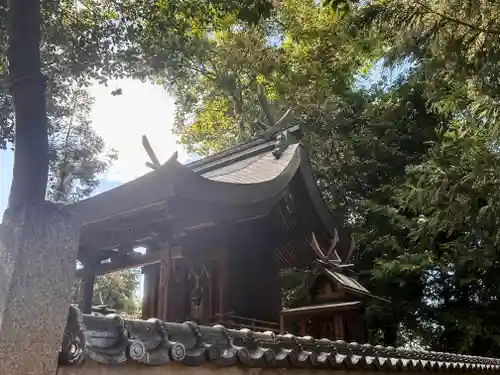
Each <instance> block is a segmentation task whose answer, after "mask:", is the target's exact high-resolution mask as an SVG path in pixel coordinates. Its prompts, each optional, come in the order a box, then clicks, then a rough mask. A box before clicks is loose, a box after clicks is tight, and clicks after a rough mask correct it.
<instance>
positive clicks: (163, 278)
mask: <svg viewBox="0 0 500 375" xmlns="http://www.w3.org/2000/svg"><path fill="white" fill-rule="evenodd" d="M162 251H163V252H164V256H162V260H161V263H160V277H159V288H158V318H159V319H162V320H168V316H167V315H168V302H169V301H168V295H169V293H168V290H169V281H170V274H171V268H172V260H171V256H170V255H171V251H170V247H168V248H166V249H165V250H162Z"/></svg>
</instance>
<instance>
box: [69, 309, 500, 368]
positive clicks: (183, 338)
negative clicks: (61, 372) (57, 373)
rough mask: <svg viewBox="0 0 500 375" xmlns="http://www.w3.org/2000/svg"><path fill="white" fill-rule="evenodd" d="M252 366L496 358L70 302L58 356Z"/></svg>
mask: <svg viewBox="0 0 500 375" xmlns="http://www.w3.org/2000/svg"><path fill="white" fill-rule="evenodd" d="M87 358H90V359H92V360H94V361H97V362H101V363H105V364H119V363H124V362H127V361H132V362H139V363H143V364H146V365H163V364H167V363H169V362H171V361H172V362H179V363H182V364H184V365H187V366H200V365H203V364H207V363H214V364H216V365H219V366H224V367H226V366H233V365H237V364H243V365H247V366H250V367H278V368H287V367H292V368H293V367H296V368H307V367H312V368H326V369H328V368H330V369H344V370H346V369H350V370H357V369H359V370H381V371H388V370H438V371H439V370H443V371H451V372H464V371H477V372H484V371H488V372H498V371H499V370H500V359H496V358H487V357H477V356H469V355H463V354H452V353H439V352H431V351H416V350H409V349H403V348H394V347H382V346H373V345H369V344H358V343H347V342H344V341H331V340H327V339H314V338H312V337H298V336H294V335H291V334H275V333H273V332H253V331H251V330H249V329H241V330H235V329H228V328H225V327H223V326H221V325H214V326H203V325H198V324H196V323H194V322H185V323H169V322H164V321H161V320H159V319H150V320H147V321H146V320H129V319H124V318H122V317H120V316H118V315H112V316H104V315H88V314H81V312H80V310H78V308H77V307H75V306H71V308H70V313H69V316H68V321H67V326H66V332H65V336H64V341H63V346H62V350H61V353H60V357H59V361H60V364H61V365H74V364H79V363H81V362H82V361H84V360H85V359H87Z"/></svg>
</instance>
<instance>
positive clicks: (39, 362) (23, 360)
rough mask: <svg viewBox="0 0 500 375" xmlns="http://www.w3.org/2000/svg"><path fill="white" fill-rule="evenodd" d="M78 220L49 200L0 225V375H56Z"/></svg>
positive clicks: (8, 217) (27, 207)
mask: <svg viewBox="0 0 500 375" xmlns="http://www.w3.org/2000/svg"><path fill="white" fill-rule="evenodd" d="M80 227H81V222H80V220H79V218H78V217H77V216H76V215H74V214H72V213H70V212H67V211H66V210H64V209H63V208H61V207H60V206H57V205H55V204H52V203H49V202H41V203H33V204H27V205H25V206H24V207H23V208H21V209H19V210H17V211H16V212H11V213H9V212H8V213H6V215H5V216H4V223H3V224H1V225H0V374H9V375H35V374H36V375H54V374H55V373H56V371H57V358H58V352H59V350H60V348H61V343H62V337H63V334H64V328H65V324H66V320H67V315H68V305H69V303H70V300H71V292H72V284H73V282H74V279H75V272H76V256H77V250H78V242H79V235H80Z"/></svg>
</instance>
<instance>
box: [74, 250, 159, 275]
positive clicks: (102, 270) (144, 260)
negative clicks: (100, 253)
mask: <svg viewBox="0 0 500 375" xmlns="http://www.w3.org/2000/svg"><path fill="white" fill-rule="evenodd" d="M133 254H134V255H130V256H128V257H124V258H119V259H116V260H115V261H113V260H111V261H110V262H108V263H101V264H98V265H95V266H94V267H93V269H92V272H93V273H94V275H96V276H97V275H104V274H107V273H111V272H116V271H121V270H124V269H128V268H136V267H143V266H147V265H150V264H155V263H159V262H161V259H162V256H164V255H163V252H162V251H155V252H152V253H151V254H145V255H142V254H140V253H133ZM84 274H85V266H84V268H80V269H79V270H77V271H76V277H77V278H82V277H83V275H84Z"/></svg>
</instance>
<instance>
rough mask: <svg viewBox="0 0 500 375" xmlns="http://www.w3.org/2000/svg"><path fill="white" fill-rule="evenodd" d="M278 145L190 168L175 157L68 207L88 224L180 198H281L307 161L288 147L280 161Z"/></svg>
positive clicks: (237, 201)
mask: <svg viewBox="0 0 500 375" xmlns="http://www.w3.org/2000/svg"><path fill="white" fill-rule="evenodd" d="M273 145H274V142H264V143H261V144H257V145H256V147H250V148H248V149H245V150H243V152H239V153H234V154H230V155H222V154H221V157H219V158H217V159H215V158H214V157H210V158H207V159H206V162H204V161H205V160H201V161H199V162H196V163H192V164H189V165H182V164H181V163H179V162H178V161H177V159H176V158H172V159H171V160H169V161H167V162H166V163H165V164H163V165H162V166H161V167H160V168H158V169H156V170H153V171H151V172H149V173H147V174H145V175H144V176H141V177H139V178H137V179H135V180H133V181H130V182H128V183H125V184H123V185H121V186H118V187H116V188H114V189H111V190H109V191H106V192H104V193H101V194H98V195H96V196H93V197H91V198H87V199H85V200H82V201H80V202H78V203H75V204H72V205H70V206H69V207H68V208H69V209H71V210H72V211H74V212H76V213H78V214H79V215H81V216H82V218H83V221H84V223H85V224H88V223H92V222H96V221H101V220H104V219H107V218H111V217H114V216H117V215H120V214H123V213H126V212H130V211H134V210H139V209H141V208H145V207H148V206H151V205H155V204H158V203H160V202H164V201H166V200H167V199H168V198H170V197H173V196H176V197H182V198H186V199H192V200H195V201H204V202H212V203H219V204H227V205H251V204H255V203H258V202H262V201H266V200H269V199H271V198H274V197H276V195H280V194H282V193H283V191H284V190H285V189H286V187H287V185H288V183H289V182H290V180H291V179H292V177H293V176H294V175H295V174H296V173H297V171H298V170H299V168H300V167H301V165H303V164H304V163H308V161H307V160H304V157H305V156H306V155H305V153H304V152H305V150H303V148H302V147H301V146H300V145H298V144H295V145H291V146H290V147H288V148H287V149H286V150H285V152H284V153H283V155H282V156H281V157H280V158H279V159H276V158H275V157H274V156H273V155H272V149H273Z"/></svg>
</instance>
